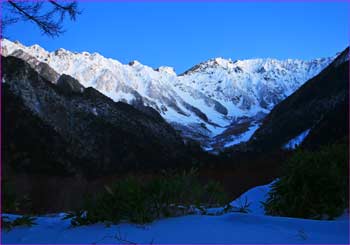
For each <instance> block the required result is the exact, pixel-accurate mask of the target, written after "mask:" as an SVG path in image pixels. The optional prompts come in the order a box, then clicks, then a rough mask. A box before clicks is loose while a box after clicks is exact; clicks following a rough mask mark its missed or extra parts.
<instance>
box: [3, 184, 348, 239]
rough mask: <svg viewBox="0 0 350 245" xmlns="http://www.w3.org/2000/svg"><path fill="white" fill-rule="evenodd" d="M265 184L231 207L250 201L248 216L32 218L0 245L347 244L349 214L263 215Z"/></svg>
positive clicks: (5, 235) (230, 214)
mask: <svg viewBox="0 0 350 245" xmlns="http://www.w3.org/2000/svg"><path fill="white" fill-rule="evenodd" d="M268 190H269V185H266V186H259V187H256V188H253V189H251V190H249V191H248V192H246V193H245V194H243V195H242V197H241V198H240V199H239V200H235V201H234V202H233V204H236V205H239V203H240V202H241V201H242V200H243V202H244V200H245V197H247V199H248V200H249V201H250V202H252V203H251V205H250V210H251V212H250V213H249V214H244V213H229V214H225V215H221V216H209V215H203V216H201V215H189V216H184V217H177V218H168V219H163V220H159V221H156V222H153V223H151V224H148V225H143V226H141V225H134V224H120V225H112V226H110V227H106V226H105V225H104V224H95V225H89V226H81V227H75V228H72V227H70V221H69V220H61V218H62V214H61V215H59V214H58V215H53V216H45V217H38V219H37V220H36V223H37V225H35V226H33V227H31V228H26V227H20V228H15V229H13V230H11V231H9V232H3V233H2V243H26V244H28V243H61V244H62V243H71V244H72V243H90V244H94V243H109V244H110V243H130V242H132V243H143V244H147V243H148V244H150V243H173V244H174V243H343V244H347V243H349V216H348V214H345V215H344V216H342V217H341V218H339V219H337V220H335V221H316V220H306V219H294V218H285V217H271V216H266V215H264V214H263V209H262V207H261V205H260V201H264V200H265V198H266V193H267V191H268Z"/></svg>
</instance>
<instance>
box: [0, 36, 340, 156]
mask: <svg viewBox="0 0 350 245" xmlns="http://www.w3.org/2000/svg"><path fill="white" fill-rule="evenodd" d="M1 45H2V55H3V56H5V57H6V56H15V57H17V58H20V59H22V60H24V61H26V62H27V63H28V64H30V66H31V67H32V68H33V69H34V70H36V71H37V72H38V73H39V74H40V75H41V76H42V77H43V78H45V79H46V80H48V81H50V82H52V83H54V84H57V83H60V79H61V81H62V76H64V75H68V76H70V77H72V78H74V79H76V83H80V84H81V86H78V90H79V89H82V90H84V88H88V87H92V88H94V89H96V90H97V91H99V92H100V93H102V94H104V95H106V96H107V97H109V98H111V99H112V100H114V101H115V102H118V101H121V102H126V103H128V104H131V105H133V106H134V107H136V108H138V109H141V110H144V108H145V106H146V107H152V108H153V109H155V110H156V111H157V112H158V113H159V114H160V115H161V116H162V117H163V118H164V119H165V120H166V121H167V122H169V123H170V124H171V125H172V126H173V127H174V128H175V129H176V130H177V131H178V132H180V133H181V135H182V136H183V138H184V139H194V140H196V141H199V142H200V143H201V145H202V147H203V148H204V149H206V150H209V151H217V150H220V149H223V148H226V147H230V146H233V145H236V144H239V143H241V142H245V141H248V140H249V139H250V137H251V136H252V134H253V133H254V132H255V131H256V130H257V129H258V128H259V126H260V124H261V122H262V120H263V118H265V116H266V115H267V114H268V113H269V112H270V111H271V109H273V108H274V107H275V106H276V105H277V104H278V103H279V102H281V101H282V100H283V99H285V98H286V97H288V96H289V95H291V94H292V93H293V92H294V91H296V90H297V89H298V88H299V87H300V86H302V85H303V84H304V83H305V82H306V81H307V80H309V79H310V78H312V77H314V76H315V75H317V74H318V73H319V72H320V71H322V70H323V69H324V68H325V67H326V66H327V65H329V64H330V63H331V62H332V61H333V59H334V58H335V57H330V58H322V59H314V60H310V61H302V60H292V59H287V60H276V59H251V60H235V61H232V60H227V59H223V58H214V59H210V60H208V61H205V62H202V63H200V64H198V65H195V66H194V67H192V68H191V69H189V70H187V71H185V72H184V73H182V74H176V73H175V71H174V69H173V68H171V67H166V66H162V67H159V68H157V69H153V68H151V67H148V66H146V65H143V64H141V63H139V62H138V61H132V62H130V63H129V64H122V63H120V62H119V61H117V60H113V59H110V58H105V57H103V56H101V55H100V54H98V53H93V54H90V53H87V52H82V53H76V52H71V51H68V50H65V49H59V50H56V51H54V52H48V51H46V50H44V49H43V48H41V47H40V46H38V45H33V46H30V47H26V46H24V45H22V44H21V43H19V42H11V41H9V40H6V39H3V40H2V42H1ZM38 106H39V105H38ZM97 113H98V112H97Z"/></svg>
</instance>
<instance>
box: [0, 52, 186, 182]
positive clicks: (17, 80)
mask: <svg viewBox="0 0 350 245" xmlns="http://www.w3.org/2000/svg"><path fill="white" fill-rule="evenodd" d="M31 60H32V61H33V59H31ZM35 67H37V66H35ZM2 72H3V74H2V98H3V115H2V118H3V135H4V139H3V157H4V165H11V166H12V167H14V168H16V169H17V170H18V171H25V172H40V173H42V172H50V173H53V172H56V174H57V173H63V174H84V175H87V176H98V175H100V174H104V173H111V172H113V171H118V170H123V169H127V168H132V167H135V166H138V168H139V169H143V168H156V167H167V166H176V165H178V164H186V163H187V162H188V161H190V160H189V159H190V158H189V157H187V155H186V149H185V145H184V143H183V141H182V139H181V137H180V136H179V135H178V134H177V133H176V132H175V130H174V129H173V128H172V127H171V126H170V125H169V124H168V123H166V121H165V120H164V119H163V118H162V117H160V116H159V114H158V113H157V112H156V111H155V110H154V109H152V108H146V107H143V108H142V110H143V111H144V112H143V111H141V110H138V109H135V108H134V107H132V106H130V105H128V104H125V103H122V102H114V101H113V100H112V99H110V98H108V97H106V96H105V95H103V94H102V93H100V92H99V91H97V90H95V89H94V88H85V87H84V86H82V85H81V84H80V83H79V82H78V81H77V80H76V79H74V78H72V77H70V76H68V75H61V76H59V78H58V79H57V80H51V81H50V80H48V79H46V78H48V77H49V76H46V77H44V76H41V73H40V74H39V73H38V72H37V70H36V69H33V64H32V63H29V62H28V63H27V62H25V61H23V60H22V59H19V58H16V57H12V56H8V57H2Z"/></svg>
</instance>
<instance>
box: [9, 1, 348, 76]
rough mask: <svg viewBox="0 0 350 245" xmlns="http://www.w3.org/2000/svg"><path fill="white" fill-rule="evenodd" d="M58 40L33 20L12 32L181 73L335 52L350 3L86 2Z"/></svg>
mask: <svg viewBox="0 0 350 245" xmlns="http://www.w3.org/2000/svg"><path fill="white" fill-rule="evenodd" d="M79 6H80V8H81V9H82V10H83V13H82V14H81V15H80V16H79V17H78V19H77V21H76V22H70V21H68V20H67V21H66V22H65V29H66V32H65V33H64V34H63V35H61V36H60V37H58V38H50V37H47V36H42V35H41V32H40V31H39V30H38V28H37V27H36V26H34V25H33V24H31V23H28V22H23V23H17V24H15V25H12V26H10V27H8V28H7V29H6V30H5V33H4V34H5V36H6V37H8V38H9V39H10V40H19V41H20V42H22V43H23V44H25V45H33V44H39V45H40V46H42V47H44V48H45V49H47V50H49V51H53V50H56V49H58V48H65V49H68V50H71V51H78V52H81V51H88V52H98V53H100V54H102V55H103V56H106V57H109V58H114V59H117V60H119V61H121V62H122V63H127V62H129V61H131V60H139V61H140V62H141V63H143V64H145V65H149V66H152V67H154V68H156V67H159V66H162V65H166V66H172V67H174V68H175V70H176V72H177V73H181V72H183V71H185V70H186V69H188V68H190V67H191V66H193V65H195V64H197V63H199V62H201V61H205V60H207V59H209V58H214V57H224V58H231V59H232V60H235V59H247V58H266V57H271V58H279V59H286V58H299V59H312V58H318V57H327V56H333V55H334V54H335V53H337V52H339V51H342V50H343V49H344V48H345V47H346V46H348V45H349V9H350V7H349V2H345V1H344V2H331V1H330V2H316V1H311V2H299V1H297V2H252V1H247V2H235V1H232V2H229V1H220V2H214V1H211V2H210V1H204V2H199V1H191V2H184V1H179V2H176V1H171V2H169V1H168V2H160V1H152V2H141V1H136V2H126V1H123V2H120V1H119V2H118V1H100V2H97V1H95V2H94V1H82V2H79Z"/></svg>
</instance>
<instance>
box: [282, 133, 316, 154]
mask: <svg viewBox="0 0 350 245" xmlns="http://www.w3.org/2000/svg"><path fill="white" fill-rule="evenodd" d="M309 132H310V129H307V130H305V131H303V132H302V133H301V134H299V135H297V136H296V137H294V138H293V139H291V140H289V141H288V142H287V143H286V144H284V145H283V147H282V148H283V149H285V150H294V149H296V148H297V147H298V146H299V145H300V144H301V143H303V141H304V139H305V138H306V137H307V136H308V135H309Z"/></svg>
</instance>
